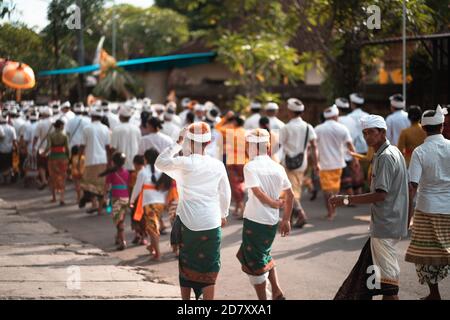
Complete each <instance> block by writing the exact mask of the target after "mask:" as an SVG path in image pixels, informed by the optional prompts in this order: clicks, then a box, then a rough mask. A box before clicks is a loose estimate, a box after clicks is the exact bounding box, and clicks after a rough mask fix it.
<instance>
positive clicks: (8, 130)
mask: <svg viewBox="0 0 450 320" xmlns="http://www.w3.org/2000/svg"><path fill="white" fill-rule="evenodd" d="M0 128H2V131H3V135H4V136H3V138H2V139H0V152H1V153H10V152H12V149H13V141H14V140H17V136H16V130H14V127H13V126H11V125H9V124H7V123H4V124H3V123H2V124H0Z"/></svg>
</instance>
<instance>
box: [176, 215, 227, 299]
mask: <svg viewBox="0 0 450 320" xmlns="http://www.w3.org/2000/svg"><path fill="white" fill-rule="evenodd" d="M221 239H222V228H220V227H219V228H216V229H212V230H205V231H192V230H189V229H188V228H187V227H186V226H185V225H184V224H183V223H182V222H181V239H180V255H179V258H178V266H179V272H180V286H181V287H186V288H192V289H194V292H195V295H196V297H197V299H198V297H199V296H200V295H201V293H202V289H203V288H204V287H208V286H211V285H215V284H216V279H217V275H218V274H219V270H220V243H221Z"/></svg>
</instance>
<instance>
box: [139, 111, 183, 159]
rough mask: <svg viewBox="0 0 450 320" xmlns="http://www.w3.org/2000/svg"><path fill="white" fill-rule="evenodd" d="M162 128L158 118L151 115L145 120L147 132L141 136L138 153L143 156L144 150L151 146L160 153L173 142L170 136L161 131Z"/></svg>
mask: <svg viewBox="0 0 450 320" xmlns="http://www.w3.org/2000/svg"><path fill="white" fill-rule="evenodd" d="M162 128H163V127H162V122H161V120H159V118H156V117H151V118H150V119H149V120H148V121H147V130H148V132H149V133H148V134H147V135H145V136H143V137H142V138H141V141H140V142H139V151H138V154H139V155H141V156H143V155H144V153H145V151H147V150H148V149H151V148H153V149H155V150H156V151H158V153H161V152H162V151H163V150H164V149H166V148H167V147H170V146H171V145H173V144H174V141H173V140H172V138H171V137H169V136H168V135H165V134H164V133H162V132H161V129H162Z"/></svg>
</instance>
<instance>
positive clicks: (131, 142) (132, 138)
mask: <svg viewBox="0 0 450 320" xmlns="http://www.w3.org/2000/svg"><path fill="white" fill-rule="evenodd" d="M140 141H141V130H139V128H137V127H136V126H134V125H132V124H131V123H121V124H119V125H118V126H117V127H115V128H114V130H113V131H112V135H111V147H112V148H114V149H116V151H118V152H123V153H125V155H126V157H127V158H126V162H125V166H124V167H125V169H127V170H129V171H132V170H134V166H133V158H134V156H135V155H137V154H138V151H139V142H140Z"/></svg>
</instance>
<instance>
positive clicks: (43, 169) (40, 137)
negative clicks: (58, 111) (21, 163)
mask: <svg viewBox="0 0 450 320" xmlns="http://www.w3.org/2000/svg"><path fill="white" fill-rule="evenodd" d="M39 114H40V120H39V122H38V124H37V125H36V134H35V135H34V139H33V153H36V158H37V166H38V169H39V177H40V180H41V185H40V186H39V189H40V190H43V189H44V188H45V187H46V186H47V183H48V182H47V176H48V158H47V156H46V155H45V149H46V148H47V139H48V136H49V135H50V133H52V131H53V129H54V128H53V120H52V118H51V117H52V115H53V111H52V109H50V107H41V109H40V111H39Z"/></svg>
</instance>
